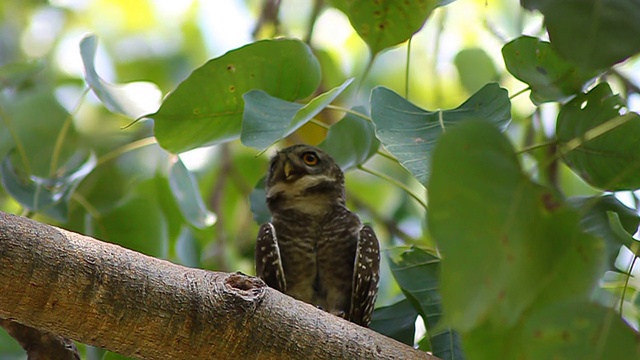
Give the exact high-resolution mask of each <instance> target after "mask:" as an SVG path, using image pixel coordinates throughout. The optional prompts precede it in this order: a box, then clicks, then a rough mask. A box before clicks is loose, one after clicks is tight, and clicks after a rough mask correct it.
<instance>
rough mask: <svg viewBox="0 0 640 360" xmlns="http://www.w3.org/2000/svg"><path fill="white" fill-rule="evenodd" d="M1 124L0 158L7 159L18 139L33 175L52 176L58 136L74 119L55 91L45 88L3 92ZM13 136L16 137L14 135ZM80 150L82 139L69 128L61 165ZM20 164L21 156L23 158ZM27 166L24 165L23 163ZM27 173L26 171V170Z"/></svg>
mask: <svg viewBox="0 0 640 360" xmlns="http://www.w3.org/2000/svg"><path fill="white" fill-rule="evenodd" d="M0 107H1V108H2V111H3V114H2V122H0V124H2V125H0V156H2V157H4V156H5V155H6V154H7V153H8V152H9V151H10V150H11V149H14V148H16V146H17V144H16V143H15V141H16V139H17V141H19V142H20V143H21V144H22V147H23V149H24V155H25V157H26V159H27V161H28V163H29V166H28V167H29V169H28V170H30V171H31V173H30V174H27V175H36V176H40V177H43V178H45V177H49V176H50V174H51V172H52V171H55V170H57V169H51V164H52V159H51V156H52V154H53V149H54V147H55V146H56V140H57V134H58V133H59V132H60V131H62V129H63V127H65V123H66V122H68V120H69V117H70V116H71V115H70V114H69V112H67V111H66V110H65V108H63V107H62V106H61V105H60V103H58V101H57V100H56V98H55V96H54V94H53V90H52V89H50V88H48V87H46V86H42V87H40V86H38V87H36V88H34V89H29V90H25V91H20V92H19V93H17V94H14V95H11V94H10V92H5V93H0ZM12 133H13V135H15V137H14V136H12ZM79 147H81V145H80V144H79V136H78V133H77V132H76V131H75V129H74V128H73V126H72V127H70V128H69V129H68V131H67V132H66V136H65V138H64V143H63V146H62V149H61V153H60V154H59V156H58V163H62V162H65V161H66V160H67V159H69V157H71V156H73V154H75V153H76V152H77V151H78V148H79ZM20 160H21V161H22V160H23V159H22V156H21V159H20ZM23 165H24V164H23ZM25 170H27V169H26V168H25Z"/></svg>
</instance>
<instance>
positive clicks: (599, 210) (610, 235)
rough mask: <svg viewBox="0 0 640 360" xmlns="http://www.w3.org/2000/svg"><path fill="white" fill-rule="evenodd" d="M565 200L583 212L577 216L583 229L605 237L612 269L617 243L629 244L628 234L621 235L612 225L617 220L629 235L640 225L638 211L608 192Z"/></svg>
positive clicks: (616, 222) (606, 249)
mask: <svg viewBox="0 0 640 360" xmlns="http://www.w3.org/2000/svg"><path fill="white" fill-rule="evenodd" d="M568 202H569V204H570V205H571V206H573V207H574V208H576V209H578V210H579V211H581V213H582V214H583V215H582V218H581V219H580V227H581V228H582V230H583V231H585V232H587V233H589V234H592V235H594V236H597V237H599V238H601V239H603V240H604V244H605V256H606V261H607V266H608V269H610V270H613V269H615V268H616V266H615V261H616V258H617V257H618V253H619V251H620V246H621V245H627V246H630V245H631V243H629V242H628V237H626V236H623V237H621V236H620V233H617V230H616V228H614V226H618V224H619V226H621V227H622V229H621V230H622V231H623V232H625V233H626V234H627V235H628V236H629V237H630V236H631V235H629V234H634V233H635V232H636V231H637V229H638V226H640V216H638V213H637V212H636V211H635V210H633V209H630V208H628V207H626V206H625V205H624V204H622V203H621V202H620V200H618V199H616V197H615V196H614V195H611V194H610V195H604V196H598V197H575V198H570V199H569V200H568ZM612 213H613V214H616V220H615V222H612V221H613V220H612V218H611V214H612Z"/></svg>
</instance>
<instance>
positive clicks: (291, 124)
mask: <svg viewBox="0 0 640 360" xmlns="http://www.w3.org/2000/svg"><path fill="white" fill-rule="evenodd" d="M352 81H353V79H348V80H346V81H345V82H344V83H342V85H340V86H338V87H335V88H333V89H331V90H329V91H327V92H325V93H323V94H320V95H318V96H316V97H315V98H313V99H312V100H311V101H309V103H308V104H306V105H302V104H297V103H292V102H288V101H284V100H282V99H279V98H277V97H273V96H270V95H269V94H267V93H266V92H264V91H262V90H253V91H250V92H248V93H246V94H244V96H243V97H242V98H243V99H244V114H243V115H242V134H241V135H240V140H241V141H242V143H243V144H244V145H246V146H250V147H253V148H256V149H259V150H264V149H266V148H267V147H269V146H270V145H272V144H274V143H275V142H276V141H278V140H280V139H282V138H284V137H286V136H289V135H290V134H292V133H294V132H295V131H296V130H298V129H299V128H300V127H302V125H304V124H306V123H307V122H309V121H310V120H311V119H313V117H314V116H316V115H318V113H319V112H320V111H322V110H323V109H324V108H325V107H327V105H329V104H331V102H333V100H335V99H336V98H337V97H338V96H339V95H340V94H341V93H342V92H343V91H344V89H346V88H347V86H349V84H351V82H352Z"/></svg>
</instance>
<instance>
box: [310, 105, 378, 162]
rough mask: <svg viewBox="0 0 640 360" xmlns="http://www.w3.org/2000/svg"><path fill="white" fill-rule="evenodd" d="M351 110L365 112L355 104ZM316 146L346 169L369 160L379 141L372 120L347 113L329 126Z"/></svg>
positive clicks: (376, 149)
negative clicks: (324, 136) (324, 135)
mask: <svg viewBox="0 0 640 360" xmlns="http://www.w3.org/2000/svg"><path fill="white" fill-rule="evenodd" d="M353 111H355V112H358V113H361V114H366V109H365V108H364V107H361V106H356V107H355V108H353ZM318 147H319V148H321V149H323V150H324V151H326V152H327V153H328V154H329V155H331V157H333V159H334V160H335V161H336V162H337V163H338V164H339V165H340V167H341V168H342V170H343V171H346V170H349V169H352V168H355V167H358V166H359V165H362V164H364V163H365V162H366V161H367V160H369V158H371V157H372V156H373V155H374V154H375V153H376V151H378V148H379V147H380V141H379V140H378V139H377V138H376V132H375V127H374V125H373V122H371V121H367V120H365V119H363V118H362V117H360V116H356V115H354V114H351V113H347V114H346V115H345V117H344V118H342V120H340V121H339V122H338V123H336V124H334V125H332V126H331V128H330V129H329V132H328V133H327V137H326V138H325V139H324V141H323V142H322V143H320V145H318Z"/></svg>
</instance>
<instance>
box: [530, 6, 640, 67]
mask: <svg viewBox="0 0 640 360" xmlns="http://www.w3.org/2000/svg"><path fill="white" fill-rule="evenodd" d="M521 3H522V5H523V6H524V7H526V8H528V9H538V10H540V12H542V13H543V14H544V20H545V24H546V26H547V30H548V32H549V38H550V39H551V43H552V44H553V46H554V48H556V49H557V50H558V52H559V53H560V54H561V55H562V56H564V57H565V58H567V59H569V60H571V61H573V62H574V63H576V64H577V65H579V66H581V67H583V68H586V69H604V68H608V67H610V66H612V65H613V64H616V63H618V62H620V61H623V60H624V59H626V58H628V57H630V56H632V55H634V54H636V53H638V52H640V21H638V19H640V1H638V0H562V1H558V0H521Z"/></svg>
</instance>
